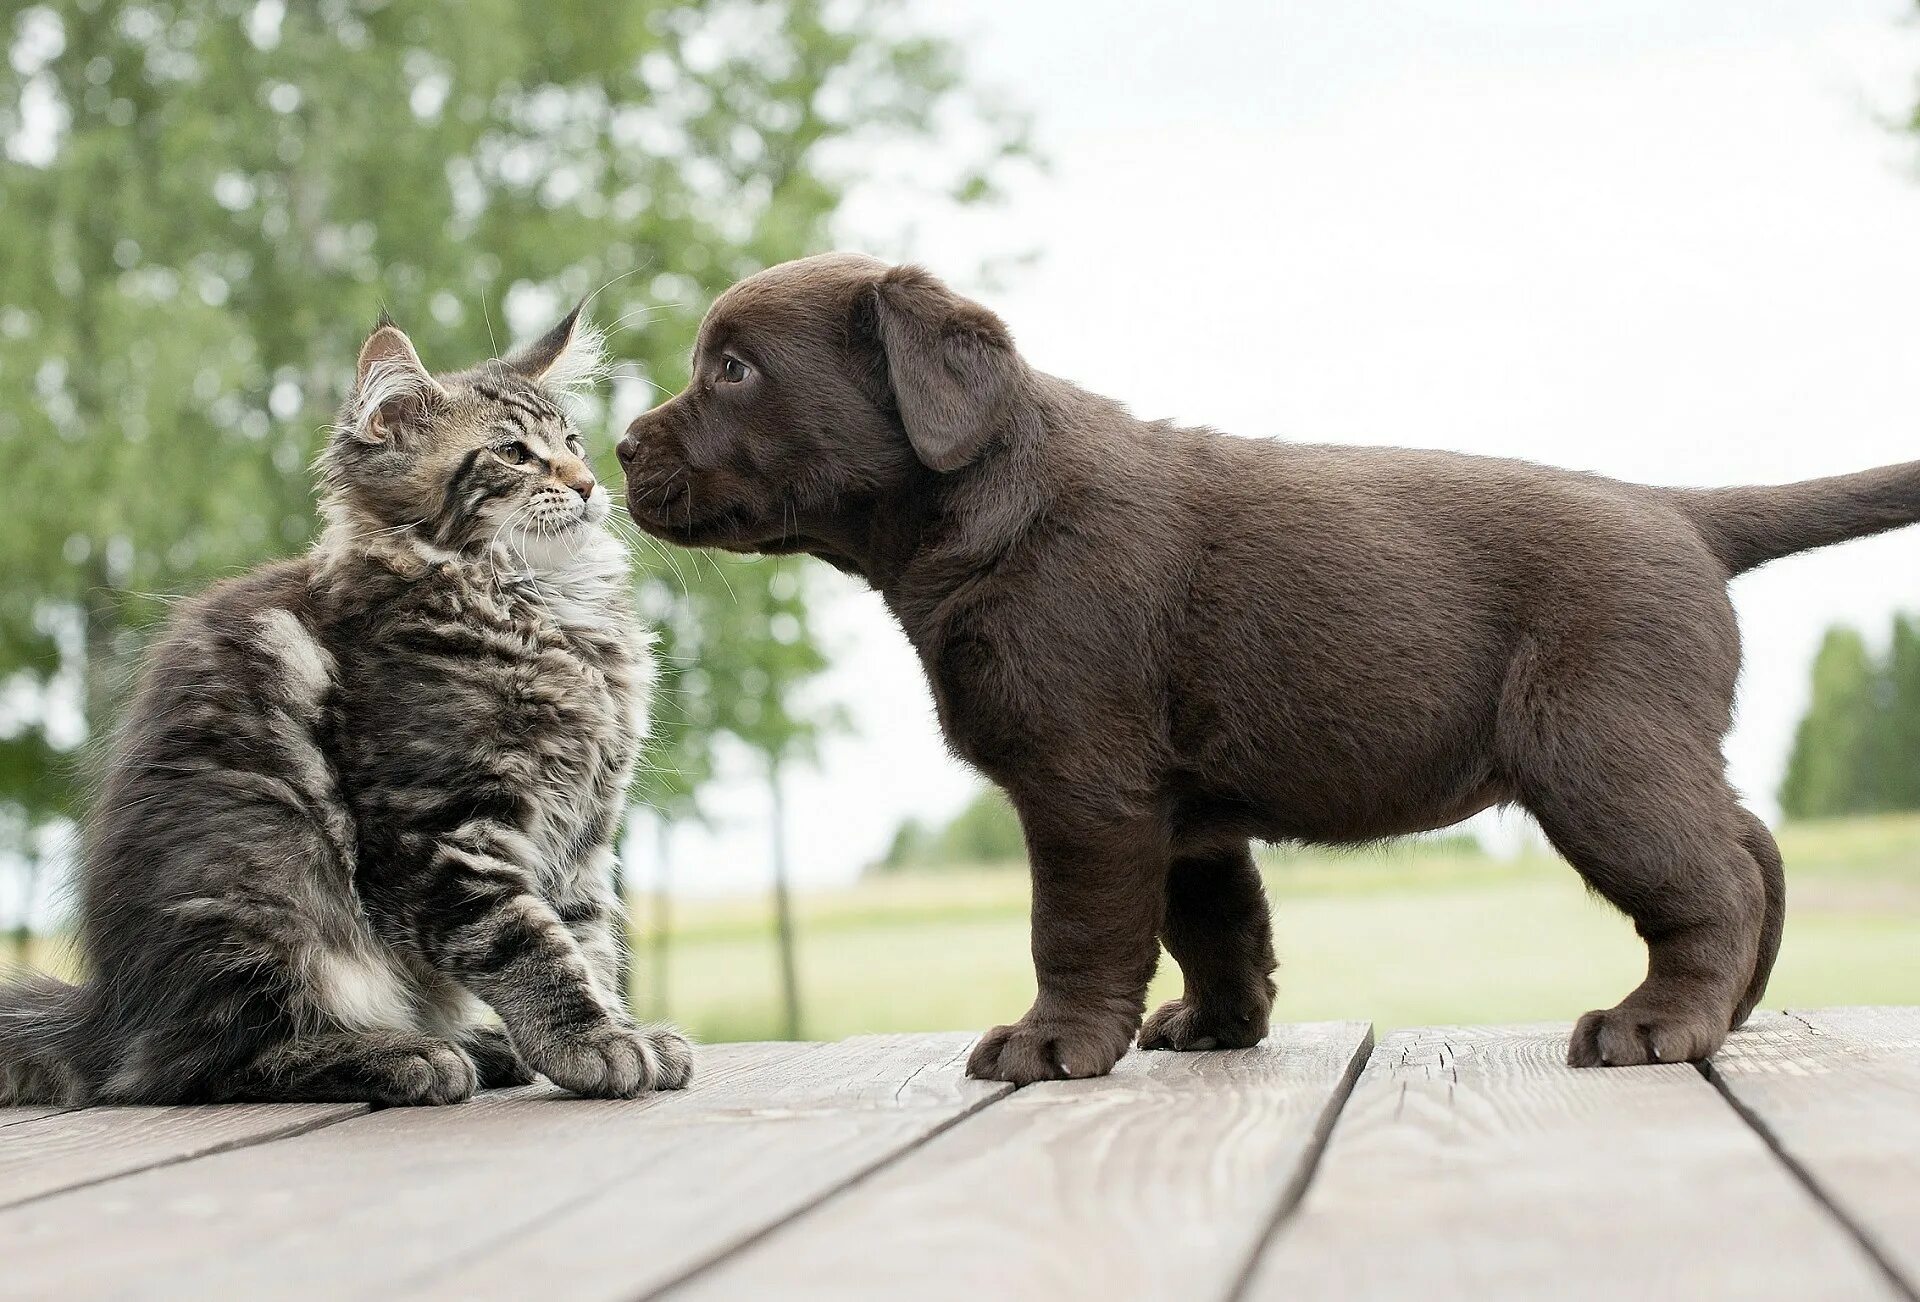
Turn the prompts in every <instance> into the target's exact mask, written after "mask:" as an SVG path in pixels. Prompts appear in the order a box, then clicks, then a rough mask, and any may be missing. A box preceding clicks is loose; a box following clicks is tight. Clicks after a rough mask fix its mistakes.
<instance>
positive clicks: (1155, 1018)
mask: <svg viewBox="0 0 1920 1302" xmlns="http://www.w3.org/2000/svg"><path fill="white" fill-rule="evenodd" d="M1266 1038H1267V1014H1266V1013H1265V1012H1256V1011H1251V1010H1245V1011H1238V1012H1236V1011H1231V1010H1227V1009H1221V1008H1210V1007H1207V1006H1205V1005H1203V1004H1200V1003H1198V1002H1196V1001H1194V1000H1191V999H1169V1000H1168V1001H1167V1002H1166V1003H1164V1004H1161V1005H1160V1007H1158V1008H1157V1009H1155V1010H1154V1011H1153V1015H1152V1016H1150V1017H1148V1018H1147V1021H1146V1024H1145V1025H1144V1026H1142V1027H1141V1028H1140V1047H1141V1048H1142V1049H1172V1050H1175V1051H1176V1052H1182V1053H1184V1052H1188V1051H1192V1050H1200V1049H1251V1048H1252V1047H1253V1046H1254V1045H1256V1044H1258V1043H1260V1041H1262V1040H1264V1039H1266Z"/></svg>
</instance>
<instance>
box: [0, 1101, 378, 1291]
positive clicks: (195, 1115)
mask: <svg viewBox="0 0 1920 1302" xmlns="http://www.w3.org/2000/svg"><path fill="white" fill-rule="evenodd" d="M365 1111H367V1108H366V1105H365V1104H360V1103H308V1104H253V1103H240V1104H231V1105H222V1106H218V1107H178V1108H85V1109H82V1110H79V1111H73V1112H53V1113H49V1114H47V1115H45V1116H42V1117H40V1118H38V1119H35V1120H33V1121H31V1122H30V1123H28V1122H22V1123H21V1124H18V1125H13V1126H8V1127H7V1128H6V1129H4V1130H0V1208H8V1207H15V1206H18V1205H19V1204H21V1203H25V1202H30V1201H31V1200H33V1199H36V1198H45V1197H47V1196H49V1195H51V1194H56V1193H59V1192H61V1191H63V1190H67V1189H76V1188H80V1187H82V1186H85V1185H94V1184H99V1183H100V1182H101V1181H105V1180H112V1179H115V1178H118V1177H121V1176H126V1175H130V1174H133V1173H135V1172H139V1171H144V1170H147V1169H148V1168H150V1167H156V1166H169V1165H172V1164H175V1163H179V1162H186V1161H188V1160H190V1159H193V1158H201V1157H206V1156H208V1155H210V1154H214V1153H219V1152H222V1151H224V1150H227V1149H231V1148H238V1147H241V1146H243V1145H247V1144H258V1143H262V1142H264V1141H266V1140H270V1139H278V1138H282V1137H284V1136H288V1135H296V1134H300V1133H302V1132H304V1131H308V1130H312V1129H314V1128H316V1127H319V1126H326V1125H329V1124H332V1123H334V1122H337V1121H340V1120H343V1119H345V1118H348V1117H354V1116H358V1115H360V1114H361V1113H364V1112H365ZM0 1257H4V1254H3V1253H0Z"/></svg>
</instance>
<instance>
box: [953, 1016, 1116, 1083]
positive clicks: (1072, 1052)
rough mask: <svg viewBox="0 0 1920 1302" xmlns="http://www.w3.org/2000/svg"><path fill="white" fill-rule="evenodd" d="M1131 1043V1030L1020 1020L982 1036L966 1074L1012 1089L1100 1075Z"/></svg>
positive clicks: (1111, 1066) (1051, 1020) (1103, 1073)
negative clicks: (997, 1082)
mask: <svg viewBox="0 0 1920 1302" xmlns="http://www.w3.org/2000/svg"><path fill="white" fill-rule="evenodd" d="M1132 1039H1133V1036H1132V1034H1131V1032H1130V1031H1119V1032H1115V1031H1103V1030H1100V1029H1098V1028H1090V1027H1086V1026H1082V1025H1080V1024H1078V1023H1073V1022H1064V1021H1058V1020H1053V1019H1043V1018H1036V1019H1032V1020H1028V1019H1026V1018H1022V1019H1021V1020H1020V1021H1018V1022H1015V1023H1013V1024H1012V1025H1011V1026H996V1027H994V1028H993V1029H992V1030H991V1031H988V1032H987V1033H986V1034H985V1035H983V1036H981V1037H980V1042H979V1043H978V1044H976V1045H975V1046H974V1047H973V1052H972V1054H970V1055H969V1056H968V1058H967V1075H969V1076H972V1077H974V1078H975V1079H977V1080H999V1081H1006V1082H1008V1083H1009V1084H1012V1085H1031V1084H1033V1083H1034V1082H1035V1081H1042V1080H1076V1079H1079V1078H1081V1077H1085V1076H1104V1075H1106V1074H1107V1073H1108V1072H1110V1071H1112V1070H1113V1064H1114V1063H1116V1062H1118V1061H1120V1055H1121V1054H1123V1053H1125V1052H1126V1051H1127V1045H1128V1043H1129V1042H1130V1041H1131V1040H1132Z"/></svg>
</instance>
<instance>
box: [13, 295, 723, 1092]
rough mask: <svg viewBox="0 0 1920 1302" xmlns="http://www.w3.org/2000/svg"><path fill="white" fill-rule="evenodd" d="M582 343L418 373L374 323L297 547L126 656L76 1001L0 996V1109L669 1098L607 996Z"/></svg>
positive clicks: (625, 771) (603, 690) (86, 899)
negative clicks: (564, 1096) (134, 677)
mask: <svg viewBox="0 0 1920 1302" xmlns="http://www.w3.org/2000/svg"><path fill="white" fill-rule="evenodd" d="M596 343H597V336H596V335H594V333H593V332H592V331H591V330H590V329H587V328H585V327H583V326H582V325H581V322H580V310H579V309H578V308H576V309H575V310H574V311H573V313H572V314H571V315H569V316H568V317H567V319H566V320H564V321H562V322H561V323H560V324H559V325H558V326H557V327H555V328H554V329H553V330H552V331H551V332H549V333H548V334H547V335H546V336H545V337H544V338H542V339H540V340H539V341H538V342H536V343H534V344H532V345H530V346H528V347H527V348H526V349H524V350H523V351H521V352H519V353H517V354H515V355H513V356H511V357H508V358H506V359H505V360H498V361H489V362H486V363H483V364H482V365H480V366H478V367H475V368H474V369H472V370H469V371H463V372H460V373H457V374H450V375H441V376H433V375H429V374H428V373H427V371H426V369H425V368H424V367H423V366H422V365H421V363H420V358H419V356H418V355H417V354H416V353H415V351H414V348H413V345H412V343H411V342H409V340H408V339H407V336H406V335H404V334H403V333H401V331H400V330H399V329H397V328H396V327H395V326H394V325H393V324H392V323H390V322H389V321H387V320H386V319H385V317H384V316H383V317H382V319H381V323H380V325H379V326H378V328H376V329H375V330H374V332H373V334H372V336H371V337H370V338H369V339H368V340H367V342H366V345H365V347H364V348H363V349H362V350H361V352H360V360H359V367H358V375H357V380H356V383H355V386H354V392H353V395H352V397H351V398H350V399H349V400H348V402H347V404H346V406H345V408H344V410H343V412H342V415H341V419H340V422H339V425H338V427H337V428H336V429H335V431H334V432H333V434H332V436H331V438H330V441H329V445H328V447H327V449H326V451H325V453H324V454H323V455H322V458H321V470H322V480H323V483H322V511H323V514H324V516H325V521H326V524H325V529H324V531H323V534H322V536H321V538H320V540H319V542H318V543H317V544H316V545H315V546H314V547H313V548H312V550H311V551H309V552H308V553H307V554H306V555H305V556H302V557H300V558H299V559H296V560H291V561H287V562H284V563H281V564H276V565H269V566H266V567H265V568H262V569H259V570H256V571H254V572H253V573H250V574H248V575H245V576H243V577H240V578H236V579H232V580H228V581H226V582H224V583H221V584H219V585H217V586H215V587H214V588H213V589H212V590H211V591H209V592H207V593H206V594H205V595H204V596H202V597H200V598H199V599H198V600H197V601H195V602H193V603H192V604H190V605H188V606H186V607H184V608H183V609H182V610H181V611H180V612H179V613H178V614H177V615H176V616H175V617H174V619H173V621H172V623H171V624H170V626H169V627H168V629H167V631H166V633H165V635H164V636H163V637H162V638H161V640H160V642H159V644H158V646H157V647H156V649H155V651H154V652H153V655H152V659H151V663H150V665H149V667H148V669H147V671H146V674H145V676H144V678H143V680H142V682H141V684H140V686H139V689H138V691H137V693H136V695H135V697H134V700H133V702H132V704H131V707H130V709H129V711H128V715H127V719H126V723H125V725H124V727H123V728H122V730H121V731H120V733H119V735H118V737H117V739H116V742H115V745H114V747H113V749H112V752H111V755H110V757H109V761H108V768H107V772H106V779H105V786H104V789H103V791H102V793H101V797H100V800H99V802H98V807H97V809H96V810H95V812H94V815H93V819H92V823H91V826H90V829H89V836H88V838H87V845H86V851H85V864H84V870H83V873H82V880H81V898H80V924H81V930H80V938H81V942H82V944H83V946H84V949H85V953H86V958H87V963H88V968H89V970H90V974H91V975H90V977H89V979H88V980H87V982H86V984H84V985H82V986H79V987H72V986H68V985H65V984H63V983H61V982H57V981H53V980H50V979H47V978H43V977H32V978H29V979H28V980H26V981H24V982H22V983H19V984H16V985H15V986H14V987H13V988H11V989H9V990H5V991H0V1103H6V1102H14V1103H22V1102H37V1103H47V1102H52V1103H67V1104H83V1103H106V1102H115V1103H180V1102H194V1101H213V1100H227V1099H250V1100H294V1099H300V1100H370V1101H373V1102H377V1103H387V1104H422V1103H453V1102H457V1101H459V1100H462V1099H465V1098H467V1097H468V1096H469V1095H471V1094H472V1093H473V1091H474V1089H475V1087H476V1086H495V1085H510V1084H518V1083H523V1082H526V1081H529V1080H531V1079H532V1074H531V1073H532V1072H534V1071H539V1072H543V1073H545V1074H546V1075H547V1076H548V1077H549V1078H550V1079H551V1080H553V1081H554V1082H555V1083H557V1084H559V1085H561V1086H563V1087H565V1088H566V1089H569V1090H572V1091H575V1092H577V1093H580V1094H589V1095H594V1096H598V1097H609V1098H625V1097H630V1096H632V1095H634V1094H637V1093H639V1092H640V1091H642V1090H648V1089H655V1088H661V1089H675V1088H678V1087H680V1086H683V1085H685V1084H686V1083H687V1078H688V1075H689V1072H690V1069H691V1054H690V1052H689V1049H688V1046H687V1042H686V1041H685V1040H684V1039H682V1038H681V1037H680V1036H679V1035H677V1034H675V1033H674V1032H673V1031H671V1030H667V1029H664V1028H649V1027H640V1026H635V1025H634V1024H633V1023H632V1022H631V1021H630V1020H628V1018H627V1016H626V1014H625V1013H624V1012H623V1011H622V1004H621V1001H620V998H619V995H618V985H617V983H618V980H619V977H618V972H619V968H620V962H619V948H620V945H621V943H622V942H621V939H620V932H619V918H620V913H619V909H618V906H617V904H616V901H615V900H614V898H613V895H612V891H611V866H612V858H613V848H612V843H613V837H614V829H615V825H616V824H617V823H618V821H619V819H620V813H621V808H622V801H623V797H624V794H625V792H626V787H627V780H628V777H629V775H630V773H631V770H632V767H633V763H634V758H635V753H636V750H637V748H638V745H639V741H640V737H641V735H642V731H643V727H644V722H643V711H644V706H645V703H646V696H647V690H648V686H649V683H650V681H651V662H650V660H649V659H648V655H647V645H648V641H647V639H646V638H645V637H644V636H643V635H642V634H641V633H640V632H639V630H638V629H637V628H636V627H635V626H634V622H633V612H632V610H631V609H630V607H629V605H628V595H627V568H626V561H625V556H624V554H623V550H622V548H621V547H620V546H619V544H618V543H617V542H616V541H615V540H614V538H613V537H612V536H611V535H610V534H609V533H608V532H607V531H606V529H605V528H604V521H605V520H606V517H607V514H608V511H609V509H610V501H609V497H608V492H607V489H606V488H605V487H603V486H601V485H599V484H597V483H595V482H594V477H593V474H592V472H591V471H590V470H589V469H588V467H587V463H586V460H585V451H584V449H583V447H582V446H581V441H580V436H579V434H578V433H577V432H576V431H575V430H574V428H573V426H572V425H571V423H570V422H569V421H568V419H567V417H566V415H565V414H564V412H563V410H562V407H561V405H560V403H559V401H558V399H557V393H558V390H559V388H560V387H561V386H562V385H563V384H564V383H565V382H567V381H568V379H569V378H570V377H578V376H579V375H580V373H581V371H582V370H583V368H589V369H590V368H591V366H592V364H593V363H592V361H591V360H587V359H588V356H589V355H590V354H596V353H597V350H596V349H595V347H594V345H595V344H596ZM489 1008H490V1009H491V1010H492V1012H493V1013H497V1014H498V1018H499V1022H500V1023H502V1024H504V1029H501V1027H500V1026H498V1025H496V1024H495V1023H494V1022H493V1020H492V1018H491V1017H490V1015H489V1013H488V1009H489Z"/></svg>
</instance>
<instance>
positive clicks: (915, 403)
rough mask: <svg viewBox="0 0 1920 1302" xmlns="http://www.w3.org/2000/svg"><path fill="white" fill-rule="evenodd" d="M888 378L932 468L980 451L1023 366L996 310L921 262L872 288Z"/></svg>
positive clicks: (951, 466)
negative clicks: (938, 276)
mask: <svg viewBox="0 0 1920 1302" xmlns="http://www.w3.org/2000/svg"><path fill="white" fill-rule="evenodd" d="M872 293H873V298H872V301H871V306H870V309H869V310H870V311H871V312H872V314H873V319H874V322H875V325H876V327H877V331H876V333H877V335H878V342H879V346H880V353H881V357H882V359H883V360H884V362H885V364H886V376H887V382H888V384H889V385H890V386H891V388H892V390H893V400H894V405H895V406H896V407H897V408H898V410H899V412H900V424H901V425H902V426H903V427H904V428H905V429H906V434H907V442H908V443H909V444H911V445H912V447H913V451H914V455H915V456H917V457H919V458H920V460H921V462H922V463H923V464H925V465H926V466H928V467H929V468H931V469H933V470H937V471H940V472H941V473H943V474H944V473H946V472H948V471H952V470H958V469H960V467H962V466H964V465H966V464H968V463H969V462H971V461H972V460H973V459H974V458H975V457H977V456H979V455H980V453H981V452H982V450H984V449H985V448H986V446H987V444H988V443H989V442H991V441H992V439H993V436H994V435H995V434H996V433H998V432H999V429H1000V426H1001V424H1002V422H1003V421H1004V420H1005V419H1006V416H1007V412H1008V409H1009V406H1010V404H1011V403H1012V401H1013V400H1014V397H1015V393H1016V391H1017V388H1018V383H1019V375H1020V371H1021V365H1020V358H1019V355H1018V354H1017V353H1016V352H1014V348H1013V336H1012V335H1010V334H1008V333H1007V327H1006V326H1005V325H1003V324H1002V323H1001V321H1000V318H999V317H997V316H995V315H994V314H993V313H992V312H990V311H988V310H987V309H986V308H984V307H982V306H981V305H980V304H978V303H975V302H973V301H972V300H971V299H966V298H962V297H961V296H960V295H958V294H956V293H954V292H953V291H952V290H951V289H948V288H947V287H946V285H944V284H942V283H941V282H940V281H939V280H938V279H936V278H935V277H934V276H932V275H929V274H928V273H927V272H925V271H923V270H922V269H920V268H919V267H894V268H892V269H891V270H889V271H888V272H886V273H885V274H884V275H882V276H881V277H880V279H879V281H878V283H877V284H876V285H875V286H874V289H873V291H872Z"/></svg>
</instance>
